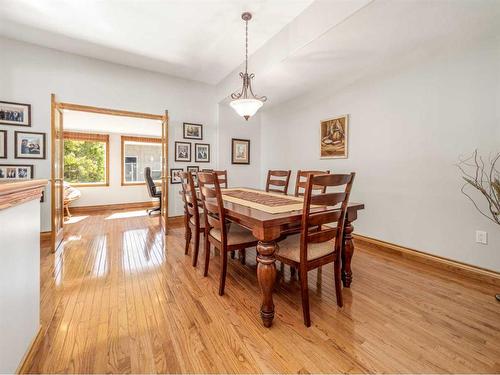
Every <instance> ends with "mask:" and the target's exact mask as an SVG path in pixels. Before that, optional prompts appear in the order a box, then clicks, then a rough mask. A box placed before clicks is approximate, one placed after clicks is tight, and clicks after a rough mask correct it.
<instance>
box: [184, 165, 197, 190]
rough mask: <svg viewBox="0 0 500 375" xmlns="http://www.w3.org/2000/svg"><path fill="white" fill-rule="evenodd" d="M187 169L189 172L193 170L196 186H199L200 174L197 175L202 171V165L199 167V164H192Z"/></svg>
mask: <svg viewBox="0 0 500 375" xmlns="http://www.w3.org/2000/svg"><path fill="white" fill-rule="evenodd" d="M186 170H187V171H188V172H191V175H192V176H193V182H194V186H195V187H198V175H197V173H198V172H199V171H200V167H198V166H197V165H191V166H189V167H187V168H186Z"/></svg>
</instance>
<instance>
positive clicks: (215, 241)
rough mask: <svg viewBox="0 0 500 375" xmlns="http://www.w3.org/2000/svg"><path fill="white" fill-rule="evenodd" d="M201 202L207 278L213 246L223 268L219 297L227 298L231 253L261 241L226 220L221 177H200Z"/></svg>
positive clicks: (211, 175) (201, 174) (207, 175)
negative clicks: (225, 295)
mask: <svg viewBox="0 0 500 375" xmlns="http://www.w3.org/2000/svg"><path fill="white" fill-rule="evenodd" d="M198 182H199V184H200V193H201V200H202V202H203V210H204V212H205V270H204V273H203V275H204V276H207V275H208V266H209V262H210V245H211V244H212V245H213V246H214V247H216V248H217V249H219V251H220V252H221V256H222V264H221V271H220V281H219V295H221V296H222V295H223V294H224V287H225V284H226V273H227V253H228V252H230V251H234V250H242V249H246V248H247V247H253V246H256V245H257V239H256V238H255V237H254V236H253V235H252V232H251V231H249V230H248V229H246V228H244V227H242V226H240V225H238V224H236V223H233V222H231V223H229V222H228V221H227V220H226V213H225V210H224V203H223V201H222V193H221V190H220V183H219V179H218V177H217V174H216V173H215V172H214V173H198Z"/></svg>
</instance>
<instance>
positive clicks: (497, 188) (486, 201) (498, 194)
mask: <svg viewBox="0 0 500 375" xmlns="http://www.w3.org/2000/svg"><path fill="white" fill-rule="evenodd" d="M499 160H500V152H497V153H496V154H493V155H491V156H490V157H489V159H488V160H486V161H485V160H484V158H483V157H482V156H480V155H478V152H477V150H475V151H474V152H473V153H472V155H471V156H469V157H467V158H460V159H459V163H458V165H457V167H458V169H459V170H460V172H461V173H462V179H463V180H464V184H463V185H462V193H463V194H464V195H465V196H466V197H467V198H468V199H469V200H470V201H471V202H472V204H473V205H474V207H475V208H476V210H477V211H479V213H480V214H481V215H483V216H484V217H485V218H487V219H488V220H491V221H492V222H494V223H495V224H498V225H500V169H499V167H497V163H498V161H499ZM499 164H500V163H499ZM472 191H475V192H476V193H477V192H479V193H480V195H479V197H481V198H480V199H479V198H477V197H476V198H473V196H472ZM476 195H477V194H476ZM480 201H482V203H479V202H480ZM496 299H497V300H498V301H500V294H497V295H496Z"/></svg>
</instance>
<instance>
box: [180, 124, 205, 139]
mask: <svg viewBox="0 0 500 375" xmlns="http://www.w3.org/2000/svg"><path fill="white" fill-rule="evenodd" d="M182 126H183V127H182V130H183V135H184V139H199V140H202V139H203V125H201V124H191V123H190V122H185V123H184V124H183V125H182Z"/></svg>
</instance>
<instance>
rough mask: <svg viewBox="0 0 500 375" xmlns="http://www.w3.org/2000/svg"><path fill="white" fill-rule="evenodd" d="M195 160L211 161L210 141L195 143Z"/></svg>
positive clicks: (199, 161)
mask: <svg viewBox="0 0 500 375" xmlns="http://www.w3.org/2000/svg"><path fill="white" fill-rule="evenodd" d="M194 161H195V162H197V163H209V162H210V145H209V144H208V143H195V144H194Z"/></svg>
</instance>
